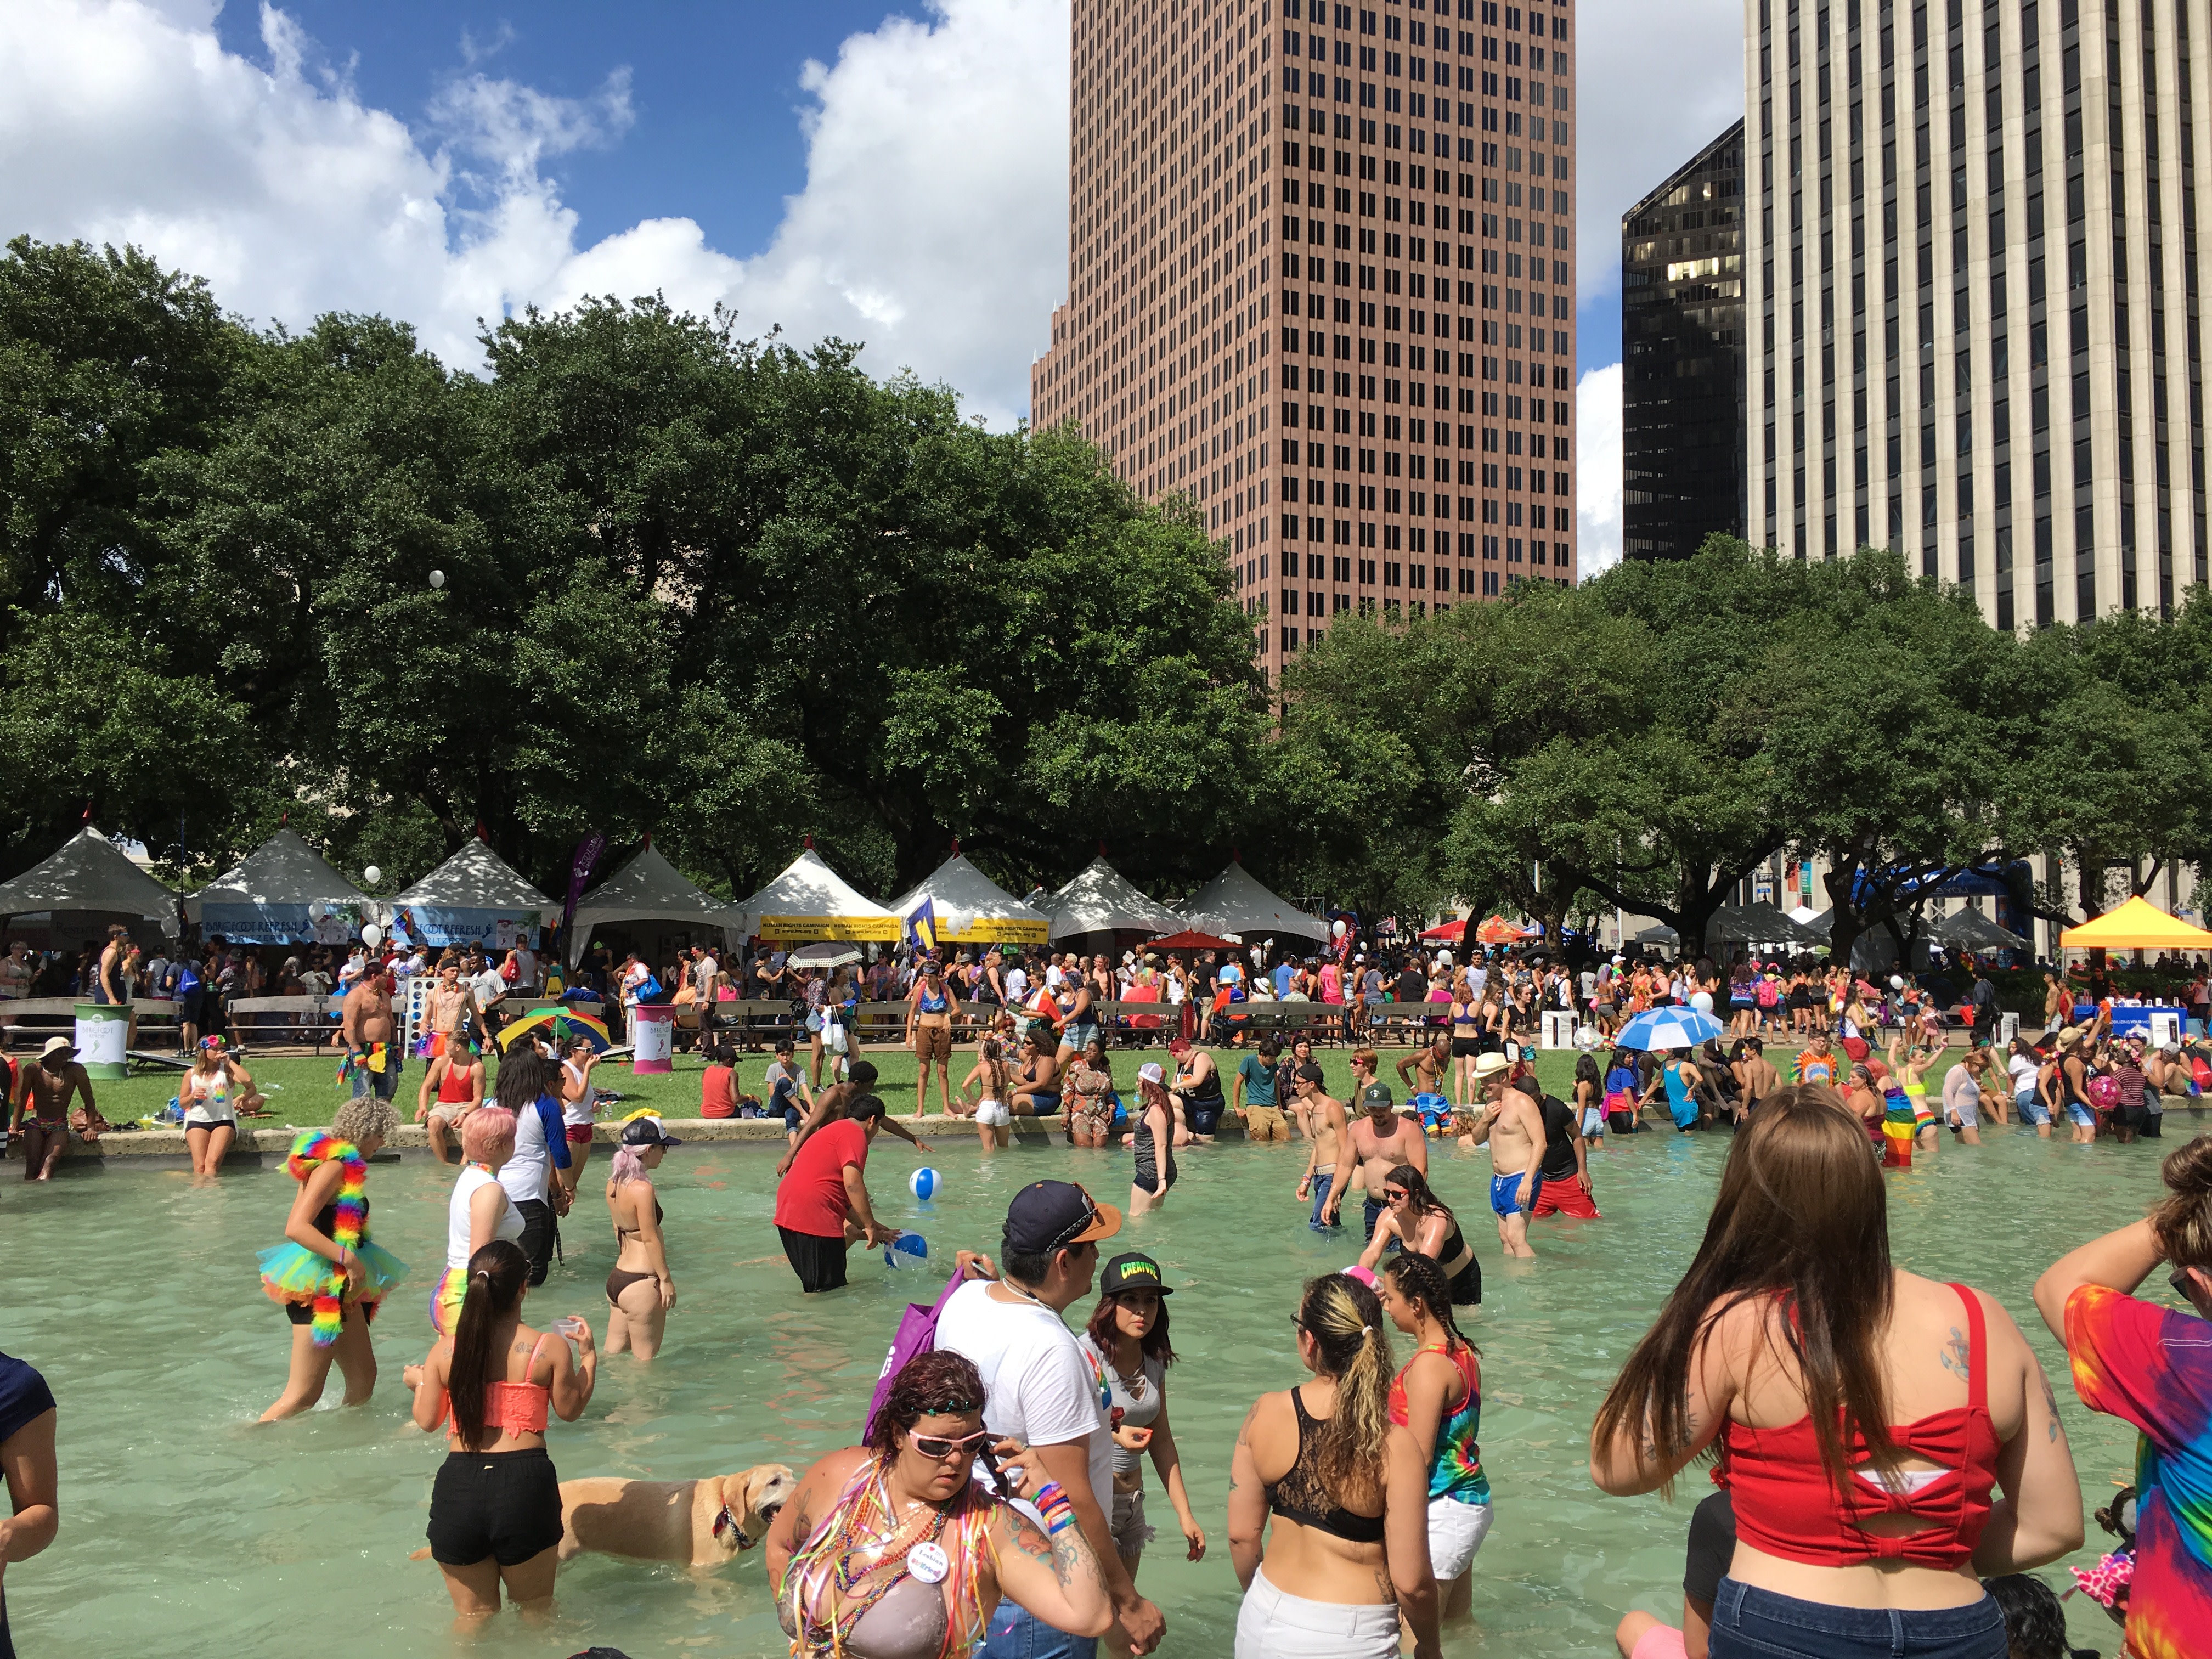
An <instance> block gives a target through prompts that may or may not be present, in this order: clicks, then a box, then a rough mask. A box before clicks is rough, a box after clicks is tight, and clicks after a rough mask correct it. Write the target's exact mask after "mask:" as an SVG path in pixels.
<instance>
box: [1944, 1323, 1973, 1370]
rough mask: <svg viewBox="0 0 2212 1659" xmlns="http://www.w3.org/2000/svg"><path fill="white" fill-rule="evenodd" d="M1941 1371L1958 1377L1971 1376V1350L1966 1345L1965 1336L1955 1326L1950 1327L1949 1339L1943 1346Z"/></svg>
mask: <svg viewBox="0 0 2212 1659" xmlns="http://www.w3.org/2000/svg"><path fill="white" fill-rule="evenodd" d="M1943 1369H1944V1370H1947V1371H1955V1372H1956V1373H1957V1374H1958V1375H1959V1376H1972V1374H1973V1369H1974V1367H1973V1350H1972V1348H1970V1347H1969V1346H1967V1345H1966V1333H1965V1332H1964V1331H1962V1330H1960V1328H1958V1327H1957V1326H1956V1325H1954V1326H1952V1327H1951V1335H1950V1338H1949V1340H1947V1341H1946V1342H1945V1343H1944V1344H1943Z"/></svg>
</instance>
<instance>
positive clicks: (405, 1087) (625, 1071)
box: [94, 1048, 1575, 1127]
mask: <svg viewBox="0 0 2212 1659" xmlns="http://www.w3.org/2000/svg"><path fill="white" fill-rule="evenodd" d="M1409 1052H1411V1051H1410V1050H1409V1049H1407V1048H1385V1049H1383V1050H1381V1051H1380V1053H1381V1054H1382V1056H1383V1066H1382V1071H1383V1081H1384V1082H1386V1083H1388V1084H1389V1085H1390V1087H1391V1090H1392V1091H1393V1092H1394V1093H1395V1094H1396V1096H1397V1097H1398V1098H1399V1099H1400V1100H1401V1101H1402V1100H1404V1099H1405V1098H1406V1097H1407V1094H1408V1093H1409V1092H1410V1091H1408V1090H1407V1089H1405V1088H1402V1087H1401V1086H1400V1085H1399V1082H1398V1074H1397V1062H1398V1060H1399V1059H1400V1058H1401V1056H1402V1055H1404V1054H1407V1053H1409ZM1214 1054H1215V1059H1216V1063H1217V1064H1218V1065H1219V1066H1221V1068H1222V1070H1223V1072H1224V1073H1233V1072H1234V1071H1235V1070H1236V1068H1237V1065H1238V1063H1239V1062H1240V1061H1241V1060H1243V1054H1241V1053H1239V1052H1238V1051H1237V1050H1235V1049H1216V1050H1215V1051H1214ZM1315 1054H1316V1059H1317V1060H1319V1061H1320V1063H1321V1068H1322V1072H1323V1073H1326V1075H1327V1077H1328V1092H1329V1093H1330V1094H1331V1095H1333V1096H1334V1097H1336V1098H1337V1099H1339V1100H1349V1098H1350V1097H1351V1092H1352V1059H1351V1054H1352V1051H1351V1050H1350V1049H1348V1048H1322V1049H1317V1050H1316V1051H1315ZM860 1057H861V1058H863V1059H866V1060H872V1061H873V1062H874V1063H875V1066H876V1069H877V1072H878V1080H877V1084H876V1092H877V1093H878V1094H880V1095H881V1096H882V1097H884V1101H885V1103H887V1104H889V1106H890V1109H891V1110H892V1111H893V1112H894V1113H896V1114H897V1115H901V1116H905V1115H909V1114H911V1113H912V1112H913V1110H914V1085H915V1058H914V1056H913V1054H909V1053H908V1051H907V1050H906V1049H904V1048H867V1049H864V1050H863V1051H862V1053H861V1056H860ZM800 1058H801V1059H802V1060H804V1059H805V1055H804V1054H801V1056H800ZM1146 1060H1157V1061H1158V1062H1159V1063H1160V1064H1161V1065H1162V1066H1165V1067H1168V1068H1170V1070H1171V1069H1172V1066H1173V1062H1172V1060H1170V1057H1169V1055H1168V1054H1167V1053H1166V1051H1165V1050H1164V1049H1142V1050H1139V1049H1133V1048H1127V1049H1116V1050H1115V1052H1114V1056H1113V1062H1114V1078H1115V1083H1116V1084H1117V1085H1119V1086H1120V1087H1121V1088H1122V1089H1123V1090H1128V1089H1130V1088H1133V1086H1134V1085H1135V1083H1136V1079H1137V1068H1138V1067H1139V1066H1141V1065H1143V1064H1144V1063H1145V1062H1146ZM768 1062H769V1056H768V1055H766V1054H745V1055H742V1056H740V1058H739V1062H738V1092H739V1093H740V1094H753V1095H759V1096H761V1097H763V1098H764V1097H766V1095H767V1093H768V1091H767V1089H766V1087H765V1086H764V1085H763V1082H762V1078H763V1075H764V1074H765V1073H766V1072H767V1070H768ZM425 1064H426V1062H424V1061H422V1060H409V1061H408V1062H407V1069H406V1071H405V1072H404V1073H403V1074H402V1076H401V1079H400V1098H399V1101H398V1104H399V1106H400V1107H401V1111H400V1116H401V1119H402V1120H403V1121H404V1120H407V1119H411V1118H412V1117H413V1116H414V1115H415V1093H416V1089H417V1088H419V1087H420V1086H421V1084H422V1068H423V1066H424V1065H425ZM974 1065H975V1051H974V1050H973V1049H972V1048H965V1049H956V1050H955V1051H954V1053H953V1055H952V1068H951V1069H952V1086H953V1088H954V1089H955V1091H957V1090H958V1088H959V1086H960V1080H961V1079H963V1077H965V1076H966V1075H967V1074H968V1072H969V1068H970V1067H972V1066H974ZM337 1067H338V1062H337V1057H336V1056H335V1055H331V1054H324V1055H321V1056H319V1057H309V1056H294V1055H265V1056H259V1057H252V1056H249V1058H248V1060H247V1061H246V1069H247V1070H248V1071H249V1072H251V1073H252V1076H253V1080H254V1082H255V1083H256V1084H257V1085H259V1086H260V1087H261V1088H262V1090H263V1091H264V1092H265V1093H266V1094H267V1095H268V1098H269V1106H270V1111H271V1112H272V1113H273V1114H274V1115H275V1119H276V1121H278V1122H283V1123H292V1124H297V1125H300V1126H301V1127H307V1126H309V1125H320V1124H324V1123H327V1122H329V1121H330V1118H331V1113H333V1112H335V1111H336V1110H337V1108H338V1105H339V1103H341V1102H343V1100H344V1099H345V1098H346V1097H347V1096H348V1094H349V1092H350V1085H345V1086H341V1085H339V1084H338V1082H337ZM705 1069H706V1066H705V1062H704V1061H702V1060H700V1059H699V1058H698V1056H696V1054H678V1055H677V1056H676V1069H675V1070H674V1071H672V1072H668V1073H659V1074H654V1075H648V1076H646V1077H637V1076H635V1075H633V1074H632V1073H631V1071H630V1069H629V1065H628V1063H627V1062H615V1063H611V1064H608V1065H604V1066H600V1067H599V1070H598V1071H597V1072H595V1073H593V1074H592V1081H593V1082H594V1083H595V1084H596V1085H598V1086H599V1087H600V1088H602V1089H606V1090H611V1091H614V1092H615V1093H617V1094H619V1095H621V1096H622V1097H623V1103H624V1109H625V1110H626V1111H634V1110H635V1109H638V1108H639V1107H650V1108H652V1109H653V1110H655V1111H657V1112H659V1113H660V1114H661V1115H664V1116H666V1117H696V1116H698V1115H699V1078H700V1073H702V1071H704V1070H705ZM1536 1073H1537V1075H1538V1076H1539V1077H1540V1078H1541V1079H1543V1083H1544V1086H1545V1087H1546V1088H1547V1089H1549V1090H1550V1091H1552V1092H1553V1093H1554V1094H1558V1095H1560V1096H1562V1097H1565V1095H1566V1094H1567V1093H1568V1092H1569V1085H1571V1083H1572V1082H1573V1080H1574V1074H1575V1056H1574V1054H1572V1053H1571V1052H1566V1051H1554V1052H1541V1053H1539V1054H1538V1055H1537V1056H1536ZM182 1075H183V1073H179V1072H173V1071H169V1070H167V1069H166V1068H161V1067H155V1066H146V1065H143V1063H142V1064H140V1065H139V1066H137V1067H136V1068H135V1070H134V1072H133V1074H132V1075H131V1077H130V1078H129V1079H115V1080H112V1081H106V1082H101V1083H98V1084H95V1085H94V1088H95V1090H96V1091H97V1097H98V1099H99V1103H100V1110H101V1112H102V1113H103V1114H105V1115H106V1116H107V1117H108V1118H109V1119H110V1120H111V1121H118V1122H120V1121H124V1120H125V1119H127V1118H139V1117H150V1116H152V1115H154V1114H155V1112H157V1111H159V1110H161V1108H162V1107H164V1106H166V1105H167V1103H169V1101H170V1100H171V1098H172V1097H174V1096H175V1094H176V1092H177V1085H178V1082H179V1079H180V1078H181V1077H182ZM1224 1092H1225V1093H1226V1092H1228V1090H1227V1088H1226V1085H1225V1089H1224ZM930 1109H931V1110H932V1111H933V1112H934V1111H937V1110H939V1109H941V1108H939V1105H938V1101H937V1090H936V1085H935V1083H934V1081H933V1082H932V1084H931V1085H930Z"/></svg>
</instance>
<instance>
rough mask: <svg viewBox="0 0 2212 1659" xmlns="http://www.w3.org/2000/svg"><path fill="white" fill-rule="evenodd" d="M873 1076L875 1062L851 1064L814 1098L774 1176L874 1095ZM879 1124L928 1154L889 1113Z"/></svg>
mask: <svg viewBox="0 0 2212 1659" xmlns="http://www.w3.org/2000/svg"><path fill="white" fill-rule="evenodd" d="M876 1075H877V1074H876V1063H875V1061H873V1060H854V1062H853V1067H852V1070H851V1072H850V1073H848V1075H847V1076H846V1077H844V1078H842V1079H840V1080H839V1081H837V1082H836V1083H833V1084H831V1085H829V1087H828V1088H826V1089H824V1090H823V1091H822V1092H821V1093H820V1094H818V1095H816V1096H815V1097H814V1098H813V1101H812V1103H811V1104H810V1105H809V1106H808V1108H807V1112H806V1121H805V1122H804V1123H802V1124H800V1125H799V1133H798V1134H797V1136H795V1137H794V1138H793V1140H792V1143H791V1150H790V1151H789V1152H786V1153H785V1154H784V1155H783V1162H782V1163H781V1164H777V1165H776V1166H775V1172H776V1175H777V1176H779V1177H781V1176H784V1175H786V1174H787V1173H789V1171H790V1169H791V1160H792V1159H793V1158H797V1157H798V1156H799V1148H800V1147H801V1146H805V1144H806V1143H807V1141H808V1140H809V1139H811V1138H812V1136H813V1133H814V1132H815V1131H816V1130H817V1129H818V1128H820V1127H822V1126H823V1124H825V1123H829V1122H832V1121H836V1119H838V1118H841V1117H844V1116H847V1115H848V1109H849V1108H850V1107H851V1106H852V1104H853V1103H854V1101H856V1100H858V1099H860V1097H862V1096H863V1095H866V1094H870V1093H872V1091H874V1089H875V1086H876ZM880 1123H881V1127H883V1128H884V1130H886V1131H888V1132H889V1133H891V1134H895V1135H896V1136H897V1137H898V1138H899V1139H901V1140H903V1141H904V1142H906V1144H907V1145H908V1146H911V1147H913V1148H914V1149H915V1151H916V1152H927V1151H928V1150H929V1143H928V1142H927V1141H926V1140H917V1139H915V1134H914V1131H913V1130H911V1129H908V1128H906V1127H903V1126H902V1125H901V1124H900V1123H899V1122H898V1121H897V1120H896V1119H895V1118H893V1117H892V1116H891V1115H890V1114H889V1113H887V1112H886V1113H884V1114H882V1115H881V1118H880Z"/></svg>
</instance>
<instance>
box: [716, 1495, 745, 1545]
mask: <svg viewBox="0 0 2212 1659" xmlns="http://www.w3.org/2000/svg"><path fill="white" fill-rule="evenodd" d="M725 1529H727V1530H729V1531H732V1532H734V1533H736V1534H737V1535H738V1548H739V1549H741V1550H749V1549H750V1548H751V1547H753V1541H752V1540H751V1539H750V1538H748V1537H746V1536H745V1529H744V1528H743V1527H741V1526H739V1525H738V1517H737V1516H734V1515H732V1514H731V1513H730V1506H729V1505H728V1504H723V1505H722V1507H721V1510H720V1513H719V1514H717V1515H716V1516H714V1536H715V1537H717V1538H720V1536H721V1535H722V1533H723V1531H724V1530H725Z"/></svg>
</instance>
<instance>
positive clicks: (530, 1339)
mask: <svg viewBox="0 0 2212 1659" xmlns="http://www.w3.org/2000/svg"><path fill="white" fill-rule="evenodd" d="M529 1277H530V1258H529V1257H528V1256H526V1255H524V1254H523V1253H522V1249H521V1247H520V1245H518V1244H516V1243H514V1242H513V1240H512V1239H505V1238H495V1239H494V1240H493V1241H492V1242H491V1243H489V1244H487V1245H485V1246H484V1247H483V1249H479V1250H477V1252H476V1253H475V1254H474V1255H471V1256H470V1258H469V1279H468V1290H467V1292H466V1294H465V1296H464V1297H462V1300H461V1312H460V1317H459V1319H458V1320H457V1321H456V1322H454V1328H453V1334H452V1335H450V1336H444V1337H441V1338H439V1339H438V1346H436V1347H435V1348H433V1349H431V1350H430V1357H429V1358H428V1359H426V1360H424V1361H423V1362H422V1364H420V1365H410V1366H409V1367H407V1369H406V1370H405V1371H404V1373H403V1376H404V1378H405V1381H406V1383H407V1386H408V1387H409V1388H410V1389H414V1390H415V1426H416V1427H417V1428H419V1429H426V1430H428V1429H435V1428H437V1427H438V1426H439V1425H441V1424H446V1425H447V1455H446V1461H445V1462H444V1463H443V1464H441V1466H440V1467H439V1469H438V1479H437V1483H436V1485H435V1486H433V1487H432V1488H431V1489H430V1525H429V1538H430V1556H431V1559H433V1560H435V1561H436V1562H437V1564H438V1565H439V1567H440V1568H441V1570H442V1571H444V1573H445V1575H446V1589H447V1593H448V1594H449V1595H452V1597H453V1611H454V1612H455V1613H458V1614H459V1615H460V1617H461V1618H462V1619H464V1620H475V1619H483V1618H488V1617H489V1616H490V1615H491V1614H493V1613H497V1612H498V1611H499V1606H500V1586H501V1584H502V1583H504V1584H505V1585H506V1587H507V1595H508V1597H509V1598H510V1599H511V1600H513V1601H514V1602H515V1603H516V1604H517V1605H518V1606H521V1605H527V1604H529V1603H531V1602H542V1601H547V1600H550V1597H551V1596H552V1594H553V1571H554V1567H555V1554H556V1547H557V1546H558V1545H559V1544H560V1542H561V1478H560V1476H559V1475H557V1474H555V1473H554V1471H553V1460H552V1459H551V1458H550V1457H548V1456H547V1455H546V1454H545V1423H546V1418H547V1414H548V1412H549V1409H550V1411H551V1412H552V1413H558V1414H559V1416H560V1419H561V1420H562V1422H564V1423H573V1422H574V1421H575V1420H576V1419H578V1418H579V1417H581V1416H582V1415H583V1414H584V1407H586V1406H587V1405H589V1404H590V1403H591V1399H592V1383H593V1381H594V1380H595V1378H596V1377H597V1376H598V1373H599V1354H598V1352H596V1351H595V1350H594V1349H593V1348H592V1328H591V1326H590V1325H589V1324H588V1323H587V1322H586V1321H585V1320H584V1319H583V1318H582V1317H581V1316H574V1315H572V1316H569V1318H568V1320H567V1321H565V1322H564V1323H565V1324H566V1326H567V1328H568V1334H570V1335H572V1336H573V1337H574V1340H575V1343H576V1348H577V1353H576V1356H575V1358H573V1359H572V1358H570V1356H569V1352H568V1343H567V1342H565V1341H563V1340H562V1333H560V1332H558V1331H535V1330H532V1329H531V1328H530V1327H529V1326H527V1325H525V1324H524V1323H523V1322H522V1298H523V1297H524V1296H525V1295H526V1294H527V1293H528V1291H529V1288H530V1287H529V1284H528V1279H529ZM449 1415H450V1417H451V1419H452V1420H451V1422H450V1424H447V1419H448V1416H449Z"/></svg>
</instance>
